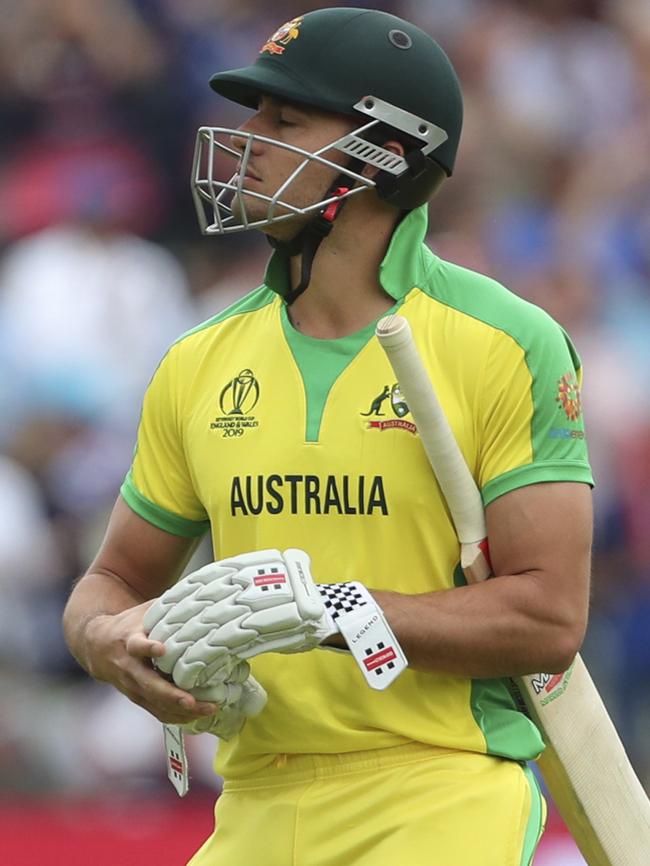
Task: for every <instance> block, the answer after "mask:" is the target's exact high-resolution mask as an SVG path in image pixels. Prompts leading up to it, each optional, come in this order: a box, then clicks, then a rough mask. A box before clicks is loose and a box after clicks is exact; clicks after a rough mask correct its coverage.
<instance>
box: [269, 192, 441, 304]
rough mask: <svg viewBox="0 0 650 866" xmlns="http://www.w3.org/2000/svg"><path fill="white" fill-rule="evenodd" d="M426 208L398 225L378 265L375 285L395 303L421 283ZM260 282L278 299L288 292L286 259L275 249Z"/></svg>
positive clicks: (417, 209)
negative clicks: (378, 284)
mask: <svg viewBox="0 0 650 866" xmlns="http://www.w3.org/2000/svg"><path fill="white" fill-rule="evenodd" d="M427 225H428V207H427V205H426V204H423V205H421V207H418V208H416V209H415V210H412V211H410V212H409V213H407V214H406V216H405V217H404V219H403V220H402V221H401V222H400V223H399V225H398V226H397V228H396V229H395V231H394V232H393V237H392V238H391V240H390V243H389V245H388V249H387V250H386V255H385V256H384V259H383V261H382V263H381V265H380V266H379V282H380V283H381V286H382V288H383V289H384V291H385V292H387V293H388V294H389V295H390V296H391V298H395V300H396V301H399V300H401V299H402V298H403V297H405V296H406V295H407V294H408V293H409V292H410V291H411V289H412V288H413V286H420V285H422V283H423V281H424V267H425V265H424V261H425V259H424V256H423V255H422V245H423V243H424V238H425V236H426V233H427ZM264 283H265V284H266V285H267V286H268V288H269V289H272V290H273V291H274V292H276V293H277V294H278V295H280V296H284V295H285V294H286V293H287V291H288V290H289V267H288V259H287V257H286V256H284V255H282V253H281V252H280V251H279V250H275V252H274V253H273V254H272V255H271V258H270V259H269V263H268V265H267V267H266V274H265V276H264Z"/></svg>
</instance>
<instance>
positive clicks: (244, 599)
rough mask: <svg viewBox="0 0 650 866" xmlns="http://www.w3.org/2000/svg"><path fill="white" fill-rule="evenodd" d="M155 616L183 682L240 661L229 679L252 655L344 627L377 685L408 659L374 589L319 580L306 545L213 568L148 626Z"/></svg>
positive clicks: (309, 645)
mask: <svg viewBox="0 0 650 866" xmlns="http://www.w3.org/2000/svg"><path fill="white" fill-rule="evenodd" d="M184 581H187V583H186V585H185V586H181V585H182V584H183V583H184ZM168 594H169V595H168ZM154 622H155V625H154V626H153V627H152V630H151V632H150V637H151V638H153V639H156V640H162V641H163V642H164V644H165V648H166V650H167V653H166V654H165V656H163V659H167V664H168V665H169V667H170V672H172V676H173V678H174V680H175V681H176V682H177V683H179V685H180V684H181V683H180V680H181V679H183V680H184V681H188V685H189V680H191V679H192V678H197V679H201V678H204V677H205V674H202V671H210V672H211V673H214V672H221V671H223V670H224V669H226V668H227V666H228V664H232V666H233V667H232V669H231V671H229V673H228V674H226V675H225V676H224V681H225V680H226V679H228V678H229V675H230V674H231V673H232V671H233V670H236V669H237V664H240V663H241V662H242V661H243V660H245V659H247V658H252V657H253V656H256V655H258V654H260V653H263V652H282V653H293V652H304V651H306V650H310V649H313V648H314V647H317V646H319V645H320V644H321V643H322V641H324V640H325V639H326V638H328V637H329V636H330V635H333V634H335V633H337V632H340V633H341V634H342V635H343V637H344V638H345V641H346V643H347V644H348V647H349V649H350V651H351V653H352V655H353V656H354V658H355V660H356V662H357V664H358V665H359V668H360V669H361V672H362V673H363V675H364V677H365V679H366V681H367V682H368V684H369V685H370V686H372V688H375V689H384V688H386V687H387V686H388V685H390V683H391V682H392V681H393V680H394V679H395V677H396V676H397V675H398V674H399V673H401V671H402V670H404V668H405V667H406V665H407V662H406V658H405V656H404V653H403V652H402V650H401V647H400V646H399V644H398V643H397V640H396V639H395V636H394V635H393V633H392V631H391V630H390V627H389V626H388V623H387V622H386V620H385V619H384V616H383V612H382V611H381V608H380V607H379V605H378V604H377V602H376V601H375V600H374V598H373V597H372V596H371V595H370V593H369V592H368V591H367V590H366V588H365V587H364V586H363V585H362V584H360V583H340V584H318V585H317V584H316V583H314V580H313V578H312V576H311V572H310V560H309V557H308V555H307V554H306V553H305V552H304V551H302V550H294V549H291V550H286V551H285V552H284V554H281V553H280V552H279V551H278V550H263V551H258V552H255V553H247V554H243V555H241V556H237V557H232V558H230V559H224V560H221V561H220V562H216V563H213V564H211V565H209V566H205V567H204V568H203V569H201V570H200V571H199V572H195V574H194V575H188V577H187V578H184V580H183V581H180V583H179V584H178V585H177V586H176V587H173V588H172V589H171V590H168V591H167V592H166V593H164V594H163V595H162V596H161V598H160V599H158V600H157V601H156V602H154V604H153V605H152V607H151V608H150V610H149V611H148V613H147V615H146V617H145V624H146V625H147V627H150V626H151V624H152V623H154ZM177 669H178V673H177ZM204 681H205V679H204Z"/></svg>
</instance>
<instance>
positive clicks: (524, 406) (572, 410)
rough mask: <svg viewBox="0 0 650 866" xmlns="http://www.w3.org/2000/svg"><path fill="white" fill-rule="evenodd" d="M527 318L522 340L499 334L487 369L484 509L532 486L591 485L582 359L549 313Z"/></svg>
mask: <svg viewBox="0 0 650 866" xmlns="http://www.w3.org/2000/svg"><path fill="white" fill-rule="evenodd" d="M527 306H528V305H527ZM527 312H528V316H527V318H526V319H525V320H524V323H523V325H522V326H520V327H519V328H518V329H517V334H516V336H513V334H512V333H506V332H505V331H495V333H494V334H493V337H492V345H491V347H490V352H489V355H488V360H487V364H486V367H485V371H484V377H485V378H484V382H483V387H482V389H481V393H480V396H479V404H480V405H479V417H478V424H479V429H480V437H479V441H480V443H481V447H480V460H479V465H480V471H479V483H480V487H481V490H482V494H483V500H484V503H485V505H488V504H489V503H490V502H492V501H493V500H494V499H496V498H497V497H499V496H502V495H503V494H504V493H507V492H509V491H510V490H514V489H515V488H517V487H523V486H524V485H527V484H536V483H540V482H545V481H578V482H584V483H586V484H593V479H592V475H591V469H590V466H589V458H588V454H587V444H586V439H585V428H584V419H583V416H582V406H581V400H580V386H581V383H582V369H581V365H580V359H579V357H578V354H577V352H576V350H575V348H574V347H573V344H572V343H571V340H570V339H569V337H568V335H567V334H566V333H565V332H564V331H563V329H562V328H561V327H560V326H559V325H558V324H557V323H556V322H554V321H553V320H552V319H551V318H550V317H549V316H548V315H547V314H546V313H544V312H543V311H542V310H539V309H537V308H534V307H530V306H528V310H527Z"/></svg>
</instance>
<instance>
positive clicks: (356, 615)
mask: <svg viewBox="0 0 650 866" xmlns="http://www.w3.org/2000/svg"><path fill="white" fill-rule="evenodd" d="M317 586H318V590H319V592H320V594H321V596H322V598H323V602H324V603H325V609H326V611H327V613H328V615H329V616H330V617H331V618H332V620H333V623H334V626H335V627H336V629H337V630H338V631H339V632H340V633H341V635H343V638H344V640H345V642H346V643H347V645H348V648H349V650H350V652H351V653H352V656H353V657H354V660H355V661H356V663H357V664H358V666H359V669H360V670H361V673H362V674H363V676H364V679H365V680H366V682H367V683H368V685H369V686H370V687H371V688H373V689H378V690H382V689H385V688H387V687H388V686H389V685H390V684H391V683H392V682H393V680H394V679H395V678H396V677H398V676H399V674H401V672H402V671H403V670H404V669H405V668H406V667H407V666H408V662H407V660H406V656H405V655H404V651H403V650H402V648H401V646H400V645H399V643H398V641H397V638H396V637H395V635H394V634H393V632H392V630H391V627H390V626H389V625H388V622H387V621H386V618H385V617H384V612H383V610H382V609H381V607H380V606H379V605H378V604H377V602H376V601H375V599H374V598H373V596H372V595H371V594H370V593H369V592H368V590H367V589H366V588H365V586H364V585H363V584H361V583H357V582H356V581H354V582H350V583H330V584H322V583H321V584H318V585H317Z"/></svg>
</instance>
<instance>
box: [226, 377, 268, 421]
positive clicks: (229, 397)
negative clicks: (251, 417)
mask: <svg viewBox="0 0 650 866" xmlns="http://www.w3.org/2000/svg"><path fill="white" fill-rule="evenodd" d="M259 396H260V386H259V383H258V381H257V379H256V378H255V376H253V371H252V370H242V371H241V373H240V374H239V375H238V376H235V378H234V379H232V380H231V381H230V382H228V384H227V385H226V387H225V388H224V389H223V391H222V392H221V394H220V395H219V406H220V407H221V411H222V412H223V414H224V415H248V414H249V412H252V411H253V409H254V408H255V405H256V403H257V401H258V399H259Z"/></svg>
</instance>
